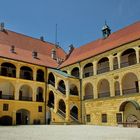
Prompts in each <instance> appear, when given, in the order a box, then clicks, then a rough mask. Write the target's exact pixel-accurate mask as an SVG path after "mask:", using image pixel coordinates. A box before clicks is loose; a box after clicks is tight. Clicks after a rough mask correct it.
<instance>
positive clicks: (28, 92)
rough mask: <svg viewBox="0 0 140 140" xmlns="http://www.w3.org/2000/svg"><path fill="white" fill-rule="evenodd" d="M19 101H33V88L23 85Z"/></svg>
mask: <svg viewBox="0 0 140 140" xmlns="http://www.w3.org/2000/svg"><path fill="white" fill-rule="evenodd" d="M19 100H23V101H32V88H31V87H30V86H28V85H23V86H21V87H20V90H19Z"/></svg>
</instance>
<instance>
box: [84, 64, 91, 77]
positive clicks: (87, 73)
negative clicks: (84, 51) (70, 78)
mask: <svg viewBox="0 0 140 140" xmlns="http://www.w3.org/2000/svg"><path fill="white" fill-rule="evenodd" d="M92 75H93V64H92V63H87V64H85V66H84V68H83V78H85V77H89V76H92Z"/></svg>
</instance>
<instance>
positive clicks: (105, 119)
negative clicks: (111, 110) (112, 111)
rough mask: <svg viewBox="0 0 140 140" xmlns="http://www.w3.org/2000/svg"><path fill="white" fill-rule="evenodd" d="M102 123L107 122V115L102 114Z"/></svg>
mask: <svg viewBox="0 0 140 140" xmlns="http://www.w3.org/2000/svg"><path fill="white" fill-rule="evenodd" d="M102 122H103V123H106V122H107V114H102Z"/></svg>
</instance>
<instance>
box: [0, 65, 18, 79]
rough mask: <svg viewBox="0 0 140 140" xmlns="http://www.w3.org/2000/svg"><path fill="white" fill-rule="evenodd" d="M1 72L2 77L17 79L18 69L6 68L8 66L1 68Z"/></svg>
mask: <svg viewBox="0 0 140 140" xmlns="http://www.w3.org/2000/svg"><path fill="white" fill-rule="evenodd" d="M0 68H1V71H0V75H2V76H8V77H14V78H15V77H16V69H15V68H11V67H6V66H0Z"/></svg>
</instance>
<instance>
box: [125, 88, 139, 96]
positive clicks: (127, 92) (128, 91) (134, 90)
mask: <svg viewBox="0 0 140 140" xmlns="http://www.w3.org/2000/svg"><path fill="white" fill-rule="evenodd" d="M138 92H139V90H138V88H131V89H124V90H123V94H124V95H126V94H132V93H138Z"/></svg>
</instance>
